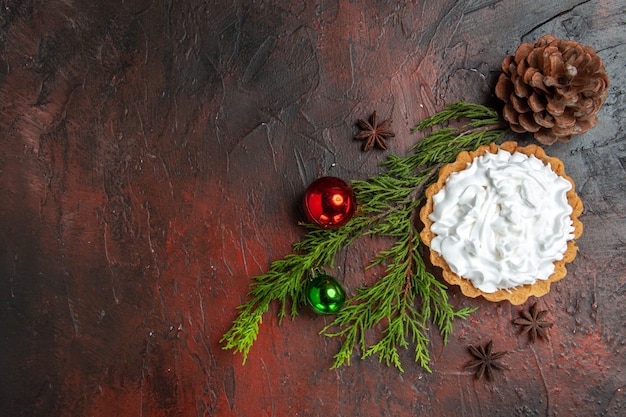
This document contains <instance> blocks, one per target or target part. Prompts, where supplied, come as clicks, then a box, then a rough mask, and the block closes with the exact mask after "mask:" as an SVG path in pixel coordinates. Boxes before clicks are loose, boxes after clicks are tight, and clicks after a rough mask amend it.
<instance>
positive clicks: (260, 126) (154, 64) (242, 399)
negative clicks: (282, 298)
mask: <svg viewBox="0 0 626 417" xmlns="http://www.w3.org/2000/svg"><path fill="white" fill-rule="evenodd" d="M250 3H252V2H246V1H233V2H227V1H221V2H207V1H200V0H189V1H184V2H182V1H180V2H176V1H148V0H135V1H123V0H122V1H109V0H107V1H101V2H93V1H87V0H48V1H45V2H40V1H34V0H24V1H12V0H2V1H0V140H1V146H0V196H1V197H2V199H1V200H0V369H1V373H2V378H0V415H3V416H11V417H13V416H33V417H34V416H96V417H99V416H115V415H119V416H129V417H131V416H154V417H158V416H230V415H232V416H279V417H280V416H400V415H422V414H429V415H448V416H450V415H456V416H480V415H482V416H618V415H623V412H624V411H623V410H624V408H625V407H626V392H625V391H624V390H626V375H625V370H624V368H625V366H626V359H625V357H626V334H625V333H626V331H625V326H624V323H625V318H626V317H625V313H624V305H625V303H626V273H625V272H624V270H625V269H626V268H625V261H624V255H625V253H626V250H625V243H624V239H625V238H624V237H625V236H626V219H625V215H626V214H625V207H626V197H625V193H624V190H625V189H626V140H625V138H626V133H625V128H626V98H625V97H626V95H625V90H626V67H625V64H624V62H625V58H624V57H625V56H626V18H625V17H624V16H625V15H626V1H625V0H585V1H582V0H546V1H541V2H539V1H534V0H502V1H492V0H465V1H463V0H461V1H453V0H441V1H436V2H435V1H422V0H418V1H417V2H404V1H397V2H365V1H353V2H348V1H323V2H319V4H314V3H313V2H308V1H289V2H280V1H267V2H254V4H250ZM545 33H553V34H554V35H556V36H558V37H561V38H567V39H574V40H578V41H580V42H581V43H584V44H588V45H590V46H592V47H593V48H595V49H596V50H597V51H598V53H599V55H600V56H601V57H602V58H603V60H604V62H605V64H606V67H607V72H608V73H609V77H610V79H611V87H610V95H609V98H608V100H607V103H606V105H605V106H604V108H603V109H602V111H601V113H600V124H599V126H598V127H597V128H596V129H594V130H592V131H591V132H589V133H588V134H586V135H583V136H580V137H577V138H575V139H574V140H573V141H571V142H570V143H567V144H557V145H554V146H552V147H550V148H549V149H548V153H549V154H550V155H552V156H557V157H559V158H561V159H563V160H564V162H565V165H566V170H567V172H568V174H570V175H571V176H572V177H573V178H574V180H575V181H576V183H577V187H578V192H579V195H580V196H581V198H582V199H583V201H584V203H585V212H584V214H583V216H582V218H581V219H582V221H583V223H584V224H585V233H584V235H583V236H582V237H581V239H580V240H579V242H578V244H579V248H580V252H579V256H578V257H577V259H576V260H575V262H574V263H573V264H571V265H570V266H569V267H568V272H569V273H568V276H567V278H566V279H565V280H563V281H561V282H559V283H558V284H556V285H553V289H552V291H551V292H550V293H549V294H548V295H546V296H545V297H543V298H541V299H539V300H538V302H539V306H540V308H541V309H546V310H548V311H549V318H550V320H552V321H554V323H555V326H554V327H553V328H552V329H551V330H550V335H551V339H550V341H541V340H540V341H538V342H537V343H536V344H534V345H529V344H528V342H527V339H526V338H525V337H520V336H519V335H517V331H516V329H515V328H513V326H512V325H511V320H512V319H514V318H515V317H517V315H518V312H519V311H520V310H521V308H522V307H513V306H511V305H510V304H509V303H507V302H504V303H489V302H486V301H484V300H481V299H478V300H473V299H466V298H464V297H462V296H461V295H460V293H459V292H458V290H456V289H455V288H452V289H450V297H451V300H452V302H453V304H454V305H455V306H458V307H462V306H470V307H473V306H476V307H479V310H478V312H477V313H475V314H474V315H473V316H472V317H471V318H470V319H469V320H468V321H466V322H457V323H456V324H455V331H454V334H453V335H452V336H451V337H450V340H449V343H448V344H447V345H446V346H445V347H444V346H443V344H442V341H441V339H440V337H439V335H438V333H437V332H436V331H433V332H432V334H431V336H432V341H431V353H432V363H431V368H432V370H433V372H432V373H430V374H429V373H426V372H424V371H423V370H422V369H420V368H419V367H418V366H417V365H414V364H413V363H412V360H411V354H410V351H407V352H406V354H403V357H402V360H403V363H404V367H405V372H404V373H399V372H398V371H397V370H395V369H394V368H388V367H386V366H384V365H381V364H379V363H378V361H377V360H376V359H374V358H371V359H367V360H364V361H360V360H359V359H358V358H357V357H355V358H354V360H353V362H352V365H351V366H350V367H344V368H340V369H338V370H333V371H330V370H328V368H329V367H330V365H331V364H332V357H333V355H334V353H335V352H336V351H337V349H338V341H335V340H331V341H329V340H327V339H325V338H323V337H321V336H318V334H317V332H318V331H319V329H321V327H323V325H324V324H325V323H327V322H328V319H326V318H322V317H314V316H313V315H311V314H306V313H305V314H302V315H300V316H299V317H298V318H297V319H296V320H295V321H286V322H284V323H283V324H282V325H281V326H280V327H279V326H278V325H277V322H276V319H275V316H274V315H273V314H267V315H266V317H265V320H264V323H263V325H262V327H261V332H260V335H259V338H258V340H257V342H256V344H255V345H254V347H253V348H252V351H251V354H250V357H249V358H248V362H247V364H246V365H245V366H242V365H241V357H240V356H239V355H233V354H232V353H231V352H229V351H223V350H222V349H221V346H220V344H219V338H220V337H221V335H222V334H223V333H224V332H225V331H226V330H227V329H228V328H229V326H230V323H231V322H232V320H233V319H234V318H235V315H236V306H237V305H239V304H240V303H242V302H243V301H245V297H244V294H245V292H246V291H247V288H248V284H249V283H250V278H251V277H252V276H254V275H257V274H259V273H261V272H263V271H265V270H266V269H267V267H268V265H269V262H271V261H272V260H274V259H278V258H281V257H283V256H284V255H285V254H287V253H289V252H290V247H291V244H292V243H294V242H295V241H297V240H298V238H299V237H301V236H302V234H303V230H302V228H300V227H298V226H297V222H298V221H299V220H300V219H301V213H300V209H299V203H298V202H299V199H300V198H301V195H302V193H303V191H304V189H305V188H306V186H307V185H308V184H309V183H310V182H312V181H313V180H314V179H316V178H317V177H319V176H322V175H327V174H329V175H336V176H340V177H343V178H345V179H364V178H367V177H369V176H371V175H373V174H375V173H378V172H380V168H379V167H378V164H379V163H380V162H381V161H383V160H384V159H385V157H386V154H385V153H383V152H371V153H367V154H366V153H363V152H361V150H360V143H356V142H354V141H353V140H352V139H351V138H352V136H353V134H354V133H355V131H356V128H355V126H354V122H355V120H356V119H357V118H363V117H367V116H368V115H369V114H370V113H371V112H372V111H373V110H377V111H378V113H379V115H380V116H382V117H392V118H393V120H394V123H393V128H394V130H395V131H396V133H397V135H396V138H395V139H393V140H391V141H390V142H389V145H390V149H389V152H391V153H395V154H398V155H403V154H404V153H405V151H406V150H407V148H408V147H409V146H410V145H412V144H413V143H415V141H416V140H418V139H419V136H418V135H411V134H410V133H409V129H410V128H411V127H413V126H414V125H415V124H417V123H418V122H419V121H420V120H422V119H423V118H424V117H426V116H428V115H431V114H432V113H434V112H435V111H437V110H439V109H441V108H442V107H443V106H444V104H445V103H449V102H453V101H457V100H460V99H462V100H467V101H473V102H478V103H487V104H492V103H495V100H494V98H493V94H492V88H493V85H494V83H495V79H496V78H497V75H498V73H499V67H500V62H501V60H502V58H503V57H504V56H505V55H507V54H511V53H513V52H514V51H515V49H516V48H517V46H518V45H519V43H520V42H524V41H527V42H534V41H536V40H537V39H538V38H539V37H540V36H541V35H543V34H545ZM511 138H512V137H511ZM517 139H518V140H520V141H528V138H525V137H517ZM371 254H372V249H371V247H369V244H368V243H367V242H363V243H360V244H359V245H357V246H355V247H354V248H351V249H350V250H348V251H347V252H345V253H342V254H341V256H340V258H341V259H340V262H339V264H341V265H343V268H344V269H342V270H340V271H339V272H340V278H341V279H342V280H343V281H344V283H345V285H346V288H347V290H348V292H351V291H354V289H355V288H356V287H358V286H360V285H363V284H364V283H365V281H366V277H365V276H364V275H363V274H362V273H361V271H362V268H363V266H364V265H365V263H366V262H367V260H368V259H369V258H370V257H371ZM531 302H532V301H529V303H527V305H526V307H528V305H529V304H530V303H531ZM489 339H493V340H494V343H495V347H496V350H508V351H510V354H509V355H507V356H506V357H505V360H504V362H506V363H507V365H508V366H509V367H510V368H511V370H510V371H506V372H504V373H499V374H497V377H496V380H495V382H494V383H485V382H484V381H475V380H474V379H473V378H472V375H471V374H469V373H468V372H466V371H465V370H464V368H463V367H464V364H465V363H466V362H467V361H468V360H469V359H470V357H469V355H468V353H467V351H466V346H467V345H468V344H478V343H485V342H486V341H488V340H489ZM620 413H622V414H620Z"/></svg>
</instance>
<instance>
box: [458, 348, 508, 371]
mask: <svg viewBox="0 0 626 417" xmlns="http://www.w3.org/2000/svg"><path fill="white" fill-rule="evenodd" d="M468 350H469V352H470V353H471V354H472V356H473V357H474V359H472V360H471V361H469V362H468V363H467V365H465V369H467V370H473V371H474V372H475V374H474V375H475V377H476V379H481V378H482V377H483V375H485V377H486V378H487V380H488V381H493V372H494V370H504V369H509V368H508V367H507V366H506V365H504V364H501V363H500V362H498V359H500V358H501V357H503V356H504V355H506V354H507V353H508V352H506V351H503V352H493V341H491V340H490V341H489V343H487V345H486V346H485V347H482V346H468Z"/></svg>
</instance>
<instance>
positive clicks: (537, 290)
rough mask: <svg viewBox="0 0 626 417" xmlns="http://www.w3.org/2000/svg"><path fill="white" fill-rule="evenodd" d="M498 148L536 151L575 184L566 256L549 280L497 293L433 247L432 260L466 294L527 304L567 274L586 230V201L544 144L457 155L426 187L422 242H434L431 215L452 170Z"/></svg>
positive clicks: (510, 144) (570, 199)
mask: <svg viewBox="0 0 626 417" xmlns="http://www.w3.org/2000/svg"><path fill="white" fill-rule="evenodd" d="M498 149H503V150H505V151H508V152H510V153H514V152H521V153H523V154H525V155H528V156H530V155H534V156H535V157H536V158H538V159H540V160H541V161H543V163H544V164H548V163H550V167H551V168H552V171H554V172H555V173H556V174H557V175H559V176H560V177H562V178H565V179H566V180H567V181H569V182H570V183H571V184H572V188H571V189H570V190H569V191H568V192H567V202H568V203H569V205H570V206H571V207H572V214H571V219H572V222H573V227H574V232H573V234H574V239H572V240H570V241H568V242H567V249H566V251H565V253H564V254H563V259H562V260H560V261H555V262H554V267H555V268H554V272H553V273H552V275H550V276H549V277H548V279H547V280H537V281H536V282H535V283H534V284H527V285H522V286H519V287H515V288H510V289H501V290H498V291H496V292H494V293H486V292H483V291H481V290H479V289H478V288H476V287H475V286H474V285H473V284H472V282H471V281H469V280H467V279H465V278H463V277H460V276H458V275H456V274H455V273H454V272H452V271H451V270H450V267H449V266H448V264H447V262H446V261H445V260H444V259H443V257H442V256H441V255H440V254H439V253H437V252H436V251H434V250H430V260H431V262H432V263H433V265H435V266H438V267H440V268H441V269H442V270H443V278H444V280H445V281H446V282H447V283H448V284H451V285H458V286H459V287H460V288H461V292H462V293H463V294H464V295H466V296H468V297H472V298H474V297H478V296H483V297H484V298H485V299H487V300H489V301H492V302H498V301H504V300H508V301H510V302H511V304H515V305H519V304H523V303H524V302H525V301H526V300H527V299H528V298H529V297H531V296H535V297H541V296H543V295H545V294H547V293H548V292H549V291H550V284H552V283H553V282H556V281H559V280H561V279H563V278H564V277H565V275H566V274H567V271H566V269H565V264H566V263H569V262H572V261H573V260H574V258H576V252H577V250H578V247H577V246H576V242H575V239H578V238H579V237H580V236H581V235H582V233H583V224H582V222H581V221H580V220H579V219H578V217H579V216H580V214H581V213H582V211H583V203H582V201H581V200H580V198H579V197H578V195H577V194H576V188H575V184H574V181H573V180H572V179H571V178H570V177H569V176H567V175H566V174H565V168H564V165H563V162H562V161H561V160H560V159H558V158H554V157H550V156H547V155H546V153H545V152H544V150H543V148H541V147H539V146H537V145H528V146H524V147H520V146H517V142H504V143H502V144H501V145H500V146H498V145H496V144H495V143H492V144H490V145H486V146H481V147H479V148H478V149H477V150H476V151H473V152H461V153H459V154H458V155H457V157H456V161H454V162H452V163H450V164H448V165H445V166H443V167H442V168H441V170H440V171H439V178H438V179H437V182H435V183H433V184H432V185H431V186H430V187H428V188H427V189H426V204H425V205H424V206H423V207H422V209H421V210H420V219H421V220H422V222H423V223H424V229H423V230H422V231H421V233H420V236H421V238H422V242H424V243H425V244H426V245H427V246H428V247H429V248H430V243H431V241H432V239H433V238H434V237H435V236H436V234H435V233H433V232H431V230H430V228H431V226H432V225H433V221H432V220H430V218H429V215H430V214H431V213H432V211H433V198H432V197H433V196H434V195H435V194H437V193H438V192H439V191H440V190H441V189H442V188H443V187H444V186H445V184H446V180H447V179H448V177H449V176H450V174H452V173H453V172H458V171H463V170H464V169H465V168H466V167H467V164H468V163H471V162H472V161H473V160H474V158H476V157H478V156H482V155H484V154H485V153H488V152H489V153H497V152H498Z"/></svg>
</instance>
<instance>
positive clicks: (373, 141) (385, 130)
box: [354, 112, 396, 151]
mask: <svg viewBox="0 0 626 417" xmlns="http://www.w3.org/2000/svg"><path fill="white" fill-rule="evenodd" d="M391 122H392V120H391V119H387V120H383V121H382V122H380V123H379V124H377V120H376V112H374V113H372V115H371V116H370V119H369V121H368V120H364V119H359V120H357V125H358V126H359V128H360V129H361V132H359V133H358V134H357V135H356V136H355V137H354V139H356V140H364V141H365V143H364V144H363V150H364V151H369V150H370V149H371V148H372V147H373V146H374V145H376V146H377V147H378V148H380V149H382V150H386V149H387V143H386V142H385V140H386V139H387V138H392V137H394V136H396V134H395V133H393V132H392V131H391V130H389V126H391Z"/></svg>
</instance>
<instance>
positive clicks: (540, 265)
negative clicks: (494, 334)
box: [430, 149, 574, 293]
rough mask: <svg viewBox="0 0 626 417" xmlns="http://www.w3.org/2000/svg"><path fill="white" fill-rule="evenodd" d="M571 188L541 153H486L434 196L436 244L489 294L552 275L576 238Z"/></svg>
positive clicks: (456, 269)
mask: <svg viewBox="0 0 626 417" xmlns="http://www.w3.org/2000/svg"><path fill="white" fill-rule="evenodd" d="M571 188H572V185H571V183H570V182H569V181H567V180H566V179H564V178H562V177H560V176H558V175H557V174H555V173H554V172H553V171H552V169H551V168H550V165H549V164H548V165H544V163H543V162H542V161H541V160H539V159H537V158H536V157H535V156H534V155H530V156H527V155H525V154H523V153H521V152H515V153H513V154H511V153H509V152H507V151H504V150H502V149H500V150H499V151H498V153H497V154H493V153H486V154H485V155H483V156H479V157H477V158H475V159H474V160H473V161H472V162H471V163H468V165H467V168H466V169H464V170H463V171H459V172H454V173H452V174H450V176H449V177H448V179H447V181H446V184H445V186H444V187H443V188H442V189H441V190H440V191H439V192H438V193H437V194H436V195H434V196H433V212H432V214H431V215H430V219H431V220H432V221H433V222H434V223H433V225H432V226H431V231H432V232H433V233H435V234H436V236H435V237H434V238H433V240H432V242H431V249H433V250H435V251H436V252H438V253H439V254H440V255H441V256H442V257H443V258H444V260H445V261H446V262H447V264H448V266H449V267H450V269H451V270H452V272H454V273H455V274H457V275H459V276H461V277H463V278H465V279H468V280H470V281H471V282H472V283H473V285H474V286H475V287H476V288H478V289H479V290H481V291H483V292H485V293H493V292H495V291H497V290H500V289H512V288H514V287H517V286H520V285H525V284H533V283H534V282H535V281H536V280H546V279H548V277H549V276H550V275H551V274H552V273H553V272H554V261H557V260H561V259H563V254H564V253H565V251H566V249H567V241H569V240H571V239H573V238H574V235H573V232H574V227H573V224H572V219H571V217H570V215H571V213H572V208H571V206H570V205H569V204H568V202H567V195H566V193H567V191H568V190H570V189H571Z"/></svg>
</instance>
